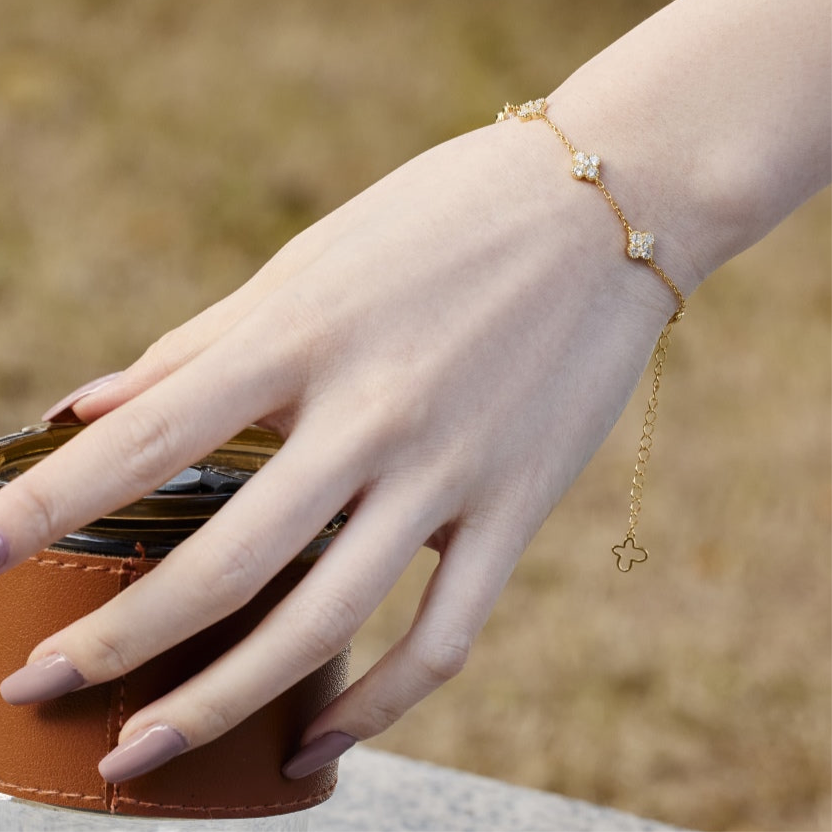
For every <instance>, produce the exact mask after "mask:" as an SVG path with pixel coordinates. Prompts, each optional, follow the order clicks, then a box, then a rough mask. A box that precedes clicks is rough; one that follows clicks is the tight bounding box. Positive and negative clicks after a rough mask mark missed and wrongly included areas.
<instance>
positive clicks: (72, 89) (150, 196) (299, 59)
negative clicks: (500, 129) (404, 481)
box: [0, 0, 832, 830]
mask: <svg viewBox="0 0 832 832" xmlns="http://www.w3.org/2000/svg"><path fill="white" fill-rule="evenodd" d="M661 5H662V3H661V2H659V1H658V0H602V2H598V3H595V4H592V5H586V4H585V5H584V6H582V7H581V10H580V12H579V13H578V12H577V11H576V7H575V5H574V4H567V3H564V2H561V1H560V0H549V2H544V1H543V0H514V1H513V2H512V3H505V2H502V1H500V2H498V0H477V2H474V0H460V2H442V0H421V2H419V3H405V2H403V0H395V1H394V2H391V0H364V2H357V1H356V0H339V2H335V0H319V1H318V2H314V3H312V2H302V1H301V0H281V2H279V3H277V2H268V0H237V2H234V3H232V2H222V0H203V2H196V0H177V2H176V3H171V2H169V0H143V2H141V3H138V2H133V3H128V2H126V0H121V2H115V0H113V1H110V0H39V2H37V3H33V2H31V0H0V13H1V14H0V19H1V20H2V25H0V166H2V175H1V176H0V308H2V311H3V316H2V322H3V323H2V326H0V402H2V408H0V430H2V432H3V433H8V432H11V431H13V430H15V429H17V428H19V427H21V426H22V425H25V424H29V423H32V422H34V421H36V420H37V418H38V415H39V414H40V413H41V412H42V411H43V410H44V409H45V408H46V407H47V406H48V405H50V404H51V403H52V402H53V400H55V399H57V398H59V397H60V396H61V395H63V394H64V393H65V392H67V391H69V390H71V389H73V388H74V387H75V386H77V385H78V384H81V383H83V382H85V381H87V380H88V379H90V378H93V377H95V376H97V375H100V374H103V373H107V372H110V371H112V370H114V369H118V368H120V367H123V366H124V365H126V364H127V363H129V362H130V361H132V360H134V359H135V358H136V357H138V355H139V354H140V353H141V352H142V351H143V349H144V348H145V347H146V345H147V344H148V343H149V342H150V341H152V340H154V339H155V338H157V337H158V336H159V335H161V334H162V333H163V332H165V331H166V330H167V329H169V328H171V327H173V326H175V325H177V324H178V323H180V322H181V321H184V320H185V319H187V318H188V317H190V316H191V315H192V314H194V313H196V312H197V311H198V310H200V309H202V308H203V307H205V306H206V305H207V304H209V303H210V302H212V301H214V300H216V299H218V298H219V297H221V296H223V295H224V294H226V293H227V292H229V291H230V290H231V289H233V288H234V287H236V286H237V285H239V284H240V283H241V282H242V281H244V280H245V279H246V278H248V277H249V276H250V275H251V274H252V273H253V272H254V271H255V270H256V269H257V268H258V267H259V266H260V265H261V264H262V263H263V261H265V260H266V259H267V258H268V257H269V256H270V255H271V254H272V253H273V252H274V251H275V250H276V249H277V248H278V247H279V246H280V245H281V244H282V243H283V242H285V241H286V240H287V239H288V238H290V237H291V236H292V235H293V234H294V233H296V232H297V231H299V230H300V229H302V228H303V227H305V226H306V225H308V224H309V223H310V222H312V221H314V220H315V219H316V218H317V217H320V216H321V215H323V214H324V213H326V212H327V211H329V210H331V209H332V208H334V207H335V206H337V205H338V204H340V203H341V202H343V201H344V200H346V199H347V198H349V197H350V196H352V195H353V194H354V193H356V192H357V191H358V190H360V189H361V188H363V187H365V186H367V185H369V184H370V183H371V182H373V181H374V180H376V179H377V178H379V177H380V176H382V175H383V174H385V173H386V172H388V171H389V170H390V169H392V168H393V167H395V166H396V165H398V164H400V163H402V162H404V161H405V160H407V159H408V158H410V157H411V156H413V155H414V154H416V153H418V152H420V151H421V150H424V149H426V148H428V147H429V146H431V145H433V144H435V143H437V142H439V141H442V140H444V139H447V138H450V137H451V136H453V135H455V134H458V133H460V132H463V131H465V130H469V129H472V128H475V127H477V126H479V125H480V124H484V123H487V122H489V121H490V120H491V118H492V116H493V113H494V112H496V110H497V109H498V108H499V107H500V106H501V105H502V103H503V102H504V101H505V100H512V101H515V100H524V99H526V98H529V97H533V96H536V95H543V94H546V93H548V92H549V91H550V90H551V89H553V88H554V87H555V86H557V84H558V83H559V82H560V81H561V80H563V79H564V78H565V77H566V76H567V75H568V74H569V73H570V72H571V71H572V70H573V69H574V68H576V67H577V66H578V65H579V64H580V63H581V62H583V61H584V60H586V59H588V58H589V57H591V55H593V54H594V53H595V52H597V51H598V50H599V49H600V48H602V47H603V46H605V45H606V44H607V43H609V42H610V41H611V40H613V39H614V38H615V37H617V36H618V35H620V34H622V33H623V32H624V31H626V30H627V29H629V28H631V27H632V26H633V25H635V24H636V23H638V22H639V21H640V20H642V19H643V18H644V17H646V16H647V15H648V14H650V13H652V12H653V11H654V10H655V9H657V8H658V7H659V6H661ZM486 175H487V173H486ZM689 309H690V312H689V315H688V316H687V317H686V318H685V321H684V323H683V324H682V325H681V326H680V327H679V328H678V329H677V331H676V334H675V337H674V346H673V349H672V351H671V353H670V359H669V363H668V368H667V375H666V380H665V383H664V384H663V388H662V404H661V411H662V412H661V417H660V420H659V425H660V428H659V431H658V434H657V444H656V453H655V454H654V459H653V462H652V463H651V471H650V477H649V481H648V486H647V492H646V501H645V509H644V513H643V515H642V517H643V519H642V525H641V527H640V528H641V529H642V531H641V534H642V539H643V540H644V541H645V542H649V545H650V548H651V551H653V553H654V556H653V558H652V559H651V561H650V564H649V567H648V568H643V569H641V570H638V571H637V572H634V573H631V574H630V575H628V576H621V575H619V574H618V573H617V572H616V571H615V569H614V568H613V567H612V563H611V556H610V554H609V547H610V545H611V544H612V543H614V542H617V541H618V540H619V539H620V537H621V535H622V532H623V531H624V529H625V527H626V516H627V503H628V497H627V493H628V490H629V481H630V476H631V467H632V464H633V461H634V453H635V449H636V445H637V442H638V437H639V435H640V426H641V419H642V414H643V407H644V402H645V401H646V398H647V388H646V387H644V386H643V387H642V389H641V390H640V391H639V392H638V393H637V395H636V396H635V398H634V400H633V403H632V404H631V406H630V407H629V408H628V410H627V411H626V412H625V414H624V416H623V417H622V420H621V422H620V423H619V425H618V426H617V427H616V429H615V430H614V431H613V433H612V435H611V436H610V438H609V440H608V441H607V442H606V443H605V445H604V446H603V447H602V449H601V451H600V452H599V453H598V455H597V456H596V458H595V459H594V460H593V462H592V463H591V464H590V466H589V467H588V468H587V470H586V471H585V472H584V474H583V475H582V476H581V478H580V479H579V481H578V483H577V484H576V486H575V487H574V488H573V489H572V491H571V492H570V494H569V495H568V497H567V498H566V500H565V501H564V502H563V504H562V505H561V506H560V507H559V508H558V509H557V510H556V511H555V512H554V514H553V515H552V517H551V518H550V520H549V521H548V522H547V524H546V526H545V527H544V528H543V530H542V531H541V532H540V534H539V535H538V536H537V537H536V538H535V540H534V542H533V544H532V546H531V547H530V549H529V551H528V552H527V554H526V555H525V557H524V559H523V561H522V562H521V564H520V566H519V568H518V570H517V573H516V575H515V576H514V578H513V580H512V581H511V583H510V585H509V587H508V588H507V590H506V591H505V593H504V595H503V597H502V599H501V601H500V603H499V604H498V607H497V609H496V610H495V612H494V615H493V616H492V619H491V621H490V623H489V624H488V626H487V628H486V630H485V632H484V633H483V635H482V637H481V639H480V641H479V642H478V644H477V646H476V648H475V651H474V655H473V657H472V659H471V661H470V663H469V666H468V668H467V669H466V671H465V672H464V673H463V674H462V675H461V676H460V677H459V678H458V679H455V680H454V681H453V682H452V683H450V684H448V685H446V686H445V688H443V689H442V690H441V691H440V692H438V693H437V694H436V695H434V696H433V697H432V698H431V699H430V700H429V701H427V702H426V703H424V704H423V705H422V706H421V707H420V708H418V709H416V710H414V711H413V712H412V713H411V714H409V715H408V716H407V717H406V718H405V719H403V720H402V721H401V723H400V724H399V725H397V726H395V727H394V728H393V729H391V730H390V731H389V732H388V733H387V734H386V735H384V736H383V737H380V738H378V739H377V740H375V741H373V742H372V745H374V746H377V747H380V748H387V749H391V750H395V751H399V752H403V753H405V754H408V755H411V756H413V757H419V758H425V759H430V760H434V761H437V762H439V763H443V764H448V765H452V766H457V767H460V768H463V769H468V770H472V771H477V772H480V773H483V774H487V775H491V776H495V777H498V778H501V779H504V780H508V781H511V782H515V783H520V784H525V785H529V786H534V787H540V788H544V789H552V790H556V791H558V792H562V793H565V794H568V795H571V796H575V797H580V798H584V799H587V800H591V801H596V802H599V803H603V804H609V805H612V806H616V807H619V808H621V809H625V810H630V811H633V812H636V813H639V814H643V815H646V816H651V817H656V818H660V819H664V820H666V821H669V822H671V823H674V824H678V825H681V826H689V827H694V828H699V829H760V830H762V829H770V830H786V829H789V830H810V829H811V830H814V829H829V828H830V822H832V821H830V734H832V726H830V629H831V627H830V624H831V623H832V622H830V524H832V516H830V514H831V513H830V504H832V488H831V487H830V454H831V453H832V450H831V449H830V396H831V394H830V206H829V193H828V192H824V193H823V194H821V195H819V196H818V197H816V198H815V199H814V200H812V201H811V202H810V203H808V204H807V205H806V206H804V207H803V208H801V209H800V210H799V211H798V212H797V213H796V214H795V215H794V216H793V217H792V218H790V219H789V220H788V221H787V222H786V223H785V224H783V225H782V226H781V227H780V228H779V229H778V230H777V231H775V232H774V233H773V234H772V235H771V236H770V237H769V238H768V239H767V240H766V241H764V242H763V243H762V244H760V245H758V246H757V247H755V248H754V249H752V250H750V251H749V252H747V253H746V254H744V255H743V256H741V257H739V258H737V259H736V260H735V261H733V262H731V263H729V264H728V265H726V266H725V267H724V268H723V269H721V270H720V272H719V273H718V274H717V275H715V276H713V277H712V278H711V279H710V280H709V282H707V283H706V284H705V286H704V287H703V288H702V289H701V290H699V291H698V292H697V294H696V295H695V296H694V298H693V299H692V300H691V303H690V307H689ZM432 566H433V557H432V555H430V554H429V553H427V552H425V553H422V554H420V556H419V557H418V558H417V559H416V561H415V562H414V564H413V567H412V568H411V569H410V571H409V572H408V573H407V574H406V575H405V577H404V579H403V580H402V582H401V584H400V586H399V587H398V588H397V589H396V590H395V592H394V593H393V595H392V596H391V597H390V599H389V600H388V602H386V603H385V605H384V606H383V607H382V608H381V609H380V610H379V612H378V613H377V614H376V615H375V616H374V617H373V619H372V620H371V621H370V622H369V624H368V625H367V627H366V628H365V629H364V630H363V631H362V633H361V634H360V636H359V638H358V639H357V642H356V646H355V669H356V672H361V671H362V670H363V669H366V668H367V667H369V665H370V664H371V663H372V661H373V660H374V659H375V658H377V657H378V656H379V655H380V653H381V651H383V649H384V648H385V647H386V646H387V645H388V644H390V643H391V642H392V641H393V640H394V639H395V638H397V637H398V636H399V635H400V634H401V633H402V632H403V631H404V630H405V629H406V627H407V626H408V623H409V621H410V618H411V616H412V614H413V612H414V610H415V606H416V603H417V599H418V595H419V593H420V591H421V588H422V585H423V582H424V580H425V578H426V576H427V574H428V573H429V571H430V569H431V568H432Z"/></svg>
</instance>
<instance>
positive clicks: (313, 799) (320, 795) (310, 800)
mask: <svg viewBox="0 0 832 832" xmlns="http://www.w3.org/2000/svg"><path fill="white" fill-rule="evenodd" d="M335 786H336V783H333V784H332V785H331V786H327V788H325V789H322V790H321V791H319V792H314V793H313V794H311V795H309V797H305V798H303V799H302V800H292V801H290V802H288V803H261V804H258V805H254V806H194V805H192V804H190V805H189V804H186V803H151V802H149V801H146V800H137V799H136V798H131V797H122V798H121V802H122V803H130V804H132V805H134V806H144V807H146V808H154V809H187V810H189V811H192V812H206V813H208V812H250V811H260V810H262V809H290V808H293V807H297V808H303V807H304V806H310V805H314V804H316V803H320V802H322V801H323V800H325V799H326V798H327V797H329V796H330V795H331V794H332V793H333V792H334V791H335Z"/></svg>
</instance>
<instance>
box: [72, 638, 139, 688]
mask: <svg viewBox="0 0 832 832" xmlns="http://www.w3.org/2000/svg"><path fill="white" fill-rule="evenodd" d="M83 665H84V668H85V672H84V678H85V679H86V680H87V681H89V682H93V681H104V680H107V679H115V678H117V677H119V676H123V675H124V674H125V673H127V672H128V671H129V670H132V669H133V667H135V665H136V663H135V662H134V661H133V660H132V657H131V656H130V654H129V653H128V652H127V651H126V649H125V648H124V647H123V646H120V645H119V644H118V642H117V641H116V640H115V639H110V638H107V636H106V635H105V634H104V633H101V632H92V633H89V634H87V637H86V639H85V642H84V660H83ZM87 668H91V669H90V670H87Z"/></svg>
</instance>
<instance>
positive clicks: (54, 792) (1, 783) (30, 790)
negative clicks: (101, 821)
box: [0, 780, 104, 803]
mask: <svg viewBox="0 0 832 832" xmlns="http://www.w3.org/2000/svg"><path fill="white" fill-rule="evenodd" d="M0 788H7V789H17V790H18V791H20V792H25V793H26V794H42V795H49V796H50V797H66V798H71V799H72V800H98V801H99V802H101V803H104V798H103V797H102V796H101V795H100V794H80V793H79V792H62V791H59V790H58V789H38V788H35V787H34V786H21V785H19V784H18V783H7V782H6V781H5V780H0Z"/></svg>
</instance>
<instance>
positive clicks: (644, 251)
mask: <svg viewBox="0 0 832 832" xmlns="http://www.w3.org/2000/svg"><path fill="white" fill-rule="evenodd" d="M628 236H629V242H628V243H627V255H628V256H629V257H632V258H633V260H652V259H653V243H655V242H656V238H655V237H654V236H653V235H652V234H651V233H650V232H649V231H633V230H632V229H630V231H629V232H628Z"/></svg>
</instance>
